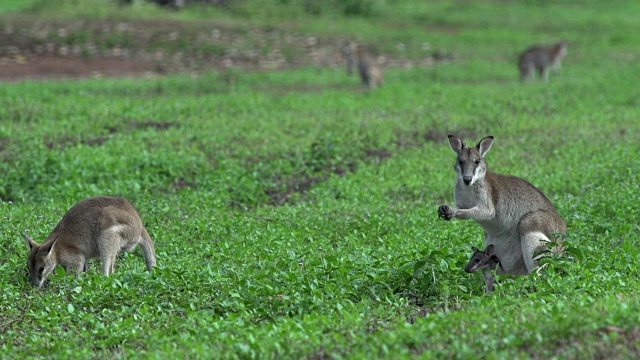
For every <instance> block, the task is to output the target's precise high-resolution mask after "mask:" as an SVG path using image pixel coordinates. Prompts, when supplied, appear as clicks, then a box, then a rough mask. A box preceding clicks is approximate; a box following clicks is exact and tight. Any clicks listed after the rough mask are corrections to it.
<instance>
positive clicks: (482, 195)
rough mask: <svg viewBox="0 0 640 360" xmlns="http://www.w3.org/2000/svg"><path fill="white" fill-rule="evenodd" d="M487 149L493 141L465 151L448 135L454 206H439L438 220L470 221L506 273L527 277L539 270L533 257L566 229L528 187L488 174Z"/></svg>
mask: <svg viewBox="0 0 640 360" xmlns="http://www.w3.org/2000/svg"><path fill="white" fill-rule="evenodd" d="M492 144H493V136H487V137H485V138H484V139H482V140H480V142H479V143H478V145H476V146H475V147H468V146H466V145H465V144H464V143H463V142H462V140H460V139H458V138H457V137H455V136H453V135H449V145H451V148H452V149H453V151H455V152H456V154H458V157H457V160H456V163H455V166H454V168H455V171H456V174H457V180H456V186H455V200H456V206H457V207H455V208H453V207H450V206H449V205H442V206H440V207H439V208H438V216H440V217H441V218H443V219H445V220H451V219H453V218H458V219H473V220H475V221H476V222H477V223H478V224H479V225H480V226H481V227H482V228H483V229H484V235H485V237H484V242H485V245H487V246H488V245H494V247H495V255H496V256H497V257H498V258H499V259H500V264H501V265H502V267H503V270H504V272H505V273H507V274H512V275H524V274H530V273H531V272H532V271H533V270H535V269H536V268H537V267H538V262H537V261H536V260H535V259H533V256H534V254H535V253H536V252H538V251H542V250H544V249H545V248H546V243H547V242H549V241H551V239H552V238H553V237H554V236H555V235H557V234H564V233H566V230H567V224H566V223H565V222H564V220H562V218H561V217H560V215H559V214H558V211H557V210H556V208H555V207H554V206H553V204H551V201H549V199H548V198H547V197H546V196H545V195H544V194H543V193H542V191H540V190H538V189H537V188H536V187H535V186H533V185H531V183H529V182H528V181H526V180H524V179H521V178H518V177H515V176H511V175H501V174H496V173H493V172H490V171H488V170H487V163H486V161H485V155H486V154H487V152H488V151H489V149H491V145H492ZM555 241H556V242H560V241H561V239H560V238H558V239H555Z"/></svg>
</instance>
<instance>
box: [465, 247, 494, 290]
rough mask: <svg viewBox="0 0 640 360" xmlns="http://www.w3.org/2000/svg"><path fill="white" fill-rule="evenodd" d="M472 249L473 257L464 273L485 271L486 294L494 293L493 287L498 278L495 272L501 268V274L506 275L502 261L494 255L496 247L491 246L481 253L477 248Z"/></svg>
mask: <svg viewBox="0 0 640 360" xmlns="http://www.w3.org/2000/svg"><path fill="white" fill-rule="evenodd" d="M471 249H473V255H471V259H470V260H469V264H467V266H466V267H465V268H464V271H466V272H468V273H473V272H476V271H478V270H483V272H484V282H485V284H486V285H487V288H486V292H487V293H490V292H493V286H494V284H495V283H496V276H495V275H494V274H493V271H494V270H496V268H498V267H499V268H500V269H499V270H500V271H501V273H504V269H503V268H502V265H500V259H498V257H497V256H496V254H495V253H494V246H493V245H489V246H487V247H486V248H485V249H484V251H480V250H479V249H478V248H477V247H475V246H473V247H472V248H471Z"/></svg>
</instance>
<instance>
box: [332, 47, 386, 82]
mask: <svg viewBox="0 0 640 360" xmlns="http://www.w3.org/2000/svg"><path fill="white" fill-rule="evenodd" d="M342 53H343V54H344V55H345V57H346V58H347V72H348V73H349V74H351V73H353V71H354V70H355V68H356V67H357V68H358V74H360V79H361V80H362V84H363V85H365V86H367V87H368V88H369V89H375V88H376V87H378V86H380V85H382V83H383V81H384V68H383V64H382V63H381V62H380V61H379V60H378V57H377V56H375V55H373V54H372V53H371V52H369V51H367V50H366V49H365V48H363V47H362V45H358V44H356V43H354V42H351V41H350V42H347V43H345V44H344V45H343V47H342Z"/></svg>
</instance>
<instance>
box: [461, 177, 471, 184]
mask: <svg viewBox="0 0 640 360" xmlns="http://www.w3.org/2000/svg"><path fill="white" fill-rule="evenodd" d="M471 180H473V176H463V177H462V181H464V184H465V185H467V186H469V185H471Z"/></svg>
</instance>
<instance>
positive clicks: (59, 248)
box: [23, 196, 156, 287]
mask: <svg viewBox="0 0 640 360" xmlns="http://www.w3.org/2000/svg"><path fill="white" fill-rule="evenodd" d="M23 236H24V238H25V239H26V240H27V242H28V243H29V248H30V249H31V252H30V253H29V260H28V261H27V266H28V268H29V277H30V279H31V285H33V286H35V287H41V286H42V284H43V283H44V281H45V279H46V278H47V276H48V275H49V274H50V273H51V272H52V271H53V269H55V268H56V266H57V265H58V264H59V265H62V267H63V268H64V269H65V270H66V271H75V273H76V275H77V273H79V272H80V271H86V270H87V265H88V264H87V261H88V260H89V259H92V258H96V257H100V259H101V260H102V272H103V274H105V275H107V276H108V275H109V274H111V273H113V271H114V263H115V260H116V256H117V255H118V253H119V252H121V251H123V250H124V251H132V250H133V249H134V248H135V247H136V245H140V247H141V248H142V251H143V253H144V258H145V261H146V263H147V269H148V270H149V271H151V270H152V269H153V267H154V266H156V253H155V249H154V247H153V240H151V237H150V236H149V233H148V232H147V229H145V227H144V225H143V224H142V220H141V219H140V215H138V212H137V211H136V209H135V208H134V207H133V205H131V203H130V202H129V201H128V200H127V199H124V198H118V197H110V196H98V197H92V198H88V199H85V200H82V201H80V202H79V203H77V204H75V205H74V206H73V207H72V208H71V209H69V211H67V213H66V214H65V215H64V216H63V217H62V220H60V222H59V223H58V225H56V227H55V228H54V229H53V231H52V232H51V235H49V237H48V238H47V239H46V240H45V241H44V243H42V245H39V244H38V243H36V242H35V241H34V240H33V239H31V238H30V237H28V236H27V235H23Z"/></svg>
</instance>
